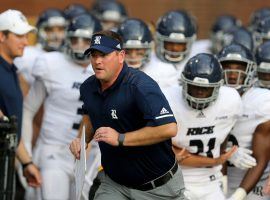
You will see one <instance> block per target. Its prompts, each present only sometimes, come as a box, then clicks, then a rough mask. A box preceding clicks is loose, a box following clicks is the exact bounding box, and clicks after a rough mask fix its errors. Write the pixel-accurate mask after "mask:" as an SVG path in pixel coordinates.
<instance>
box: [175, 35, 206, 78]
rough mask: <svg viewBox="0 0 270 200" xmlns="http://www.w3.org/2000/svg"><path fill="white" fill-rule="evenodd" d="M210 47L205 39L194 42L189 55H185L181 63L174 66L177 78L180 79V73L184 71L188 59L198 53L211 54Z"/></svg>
mask: <svg viewBox="0 0 270 200" xmlns="http://www.w3.org/2000/svg"><path fill="white" fill-rule="evenodd" d="M210 46H211V41H210V40H206V39H205V40H196V41H194V42H193V44H192V45H191V49H190V53H189V54H188V55H187V57H186V58H185V59H184V60H182V61H181V62H179V63H175V64H174V66H175V68H176V70H177V73H178V77H181V73H182V71H183V70H184V67H185V65H186V63H187V61H188V60H189V59H190V58H192V57H193V56H196V55H197V54H199V53H211V52H210Z"/></svg>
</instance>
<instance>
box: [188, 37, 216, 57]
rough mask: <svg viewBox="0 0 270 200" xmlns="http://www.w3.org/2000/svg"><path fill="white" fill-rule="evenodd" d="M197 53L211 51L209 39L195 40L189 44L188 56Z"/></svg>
mask: <svg viewBox="0 0 270 200" xmlns="http://www.w3.org/2000/svg"><path fill="white" fill-rule="evenodd" d="M198 53H211V40H208V39H203V40H196V41H195V42H194V43H193V44H192V46H191V51H190V57H193V56H195V55H197V54H198Z"/></svg>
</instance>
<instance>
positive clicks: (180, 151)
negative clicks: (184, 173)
mask: <svg viewBox="0 0 270 200" xmlns="http://www.w3.org/2000/svg"><path fill="white" fill-rule="evenodd" d="M172 150H173V152H174V154H175V158H176V160H177V161H178V163H181V161H182V160H184V159H186V158H188V157H190V156H191V154H190V153H189V152H188V151H187V150H186V149H185V148H179V147H177V146H174V145H173V146H172Z"/></svg>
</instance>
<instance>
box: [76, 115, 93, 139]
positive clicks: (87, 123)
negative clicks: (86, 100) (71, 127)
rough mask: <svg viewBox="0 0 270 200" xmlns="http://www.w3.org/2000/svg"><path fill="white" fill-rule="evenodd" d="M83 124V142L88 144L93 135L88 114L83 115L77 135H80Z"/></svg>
mask: <svg viewBox="0 0 270 200" xmlns="http://www.w3.org/2000/svg"><path fill="white" fill-rule="evenodd" d="M83 126H85V142H86V143H87V144H88V143H89V142H91V140H92V139H93V137H94V132H93V127H92V123H91V121H90V118H89V116H88V115H83V118H82V122H81V125H80V129H79V134H78V137H79V138H80V137H81V136H82V130H83Z"/></svg>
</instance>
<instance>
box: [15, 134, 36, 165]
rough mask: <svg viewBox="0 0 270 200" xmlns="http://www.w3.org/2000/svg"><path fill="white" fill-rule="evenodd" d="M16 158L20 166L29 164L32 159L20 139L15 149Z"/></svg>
mask: <svg viewBox="0 0 270 200" xmlns="http://www.w3.org/2000/svg"><path fill="white" fill-rule="evenodd" d="M16 156H17V158H18V159H19V161H20V162H21V163H22V164H24V163H29V162H30V161H31V160H32V158H31V157H30V155H29V153H28V152H27V150H26V148H25V145H24V142H23V140H22V139H21V140H20V142H19V145H18V147H17V150H16Z"/></svg>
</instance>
